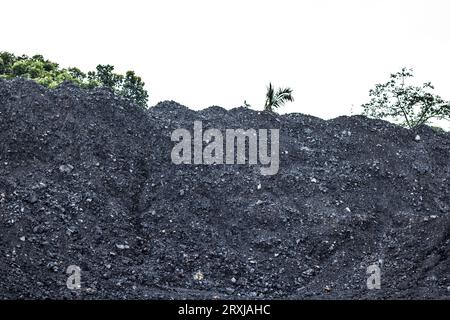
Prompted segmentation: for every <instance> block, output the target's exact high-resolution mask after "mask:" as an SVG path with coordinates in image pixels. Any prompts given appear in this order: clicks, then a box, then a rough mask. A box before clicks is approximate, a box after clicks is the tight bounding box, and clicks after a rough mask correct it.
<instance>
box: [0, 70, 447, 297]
mask: <svg viewBox="0 0 450 320" xmlns="http://www.w3.org/2000/svg"><path fill="white" fill-rule="evenodd" d="M196 120H197V121H202V124H203V127H204V129H206V128H217V129H219V130H225V129H227V128H229V129H232V128H242V129H247V128H256V129H259V128H261V129H273V128H278V129H280V168H279V171H278V173H277V174H275V175H271V176H263V175H261V173H260V170H259V166H258V165H251V166H250V165H193V164H192V165H175V164H173V163H172V161H171V157H170V155H171V150H172V148H173V146H174V145H175V142H172V141H171V133H172V131H173V130H174V129H177V128H186V129H189V130H192V128H193V122H194V121H196ZM417 136H419V137H420V138H419V137H417ZM449 183H450V136H449V134H448V133H436V132H434V131H433V130H432V129H430V128H428V127H421V128H420V129H418V130H416V131H411V130H406V129H404V128H401V127H398V126H395V125H392V124H390V123H387V122H384V121H378V120H371V119H367V118H365V117H362V116H353V117H339V118H336V119H333V120H329V121H325V120H321V119H318V118H314V117H310V116H305V115H301V114H289V115H274V114H268V113H265V112H257V111H252V110H249V109H244V108H237V109H232V110H229V111H226V110H224V109H222V108H220V107H211V108H208V109H205V110H202V111H197V112H196V111H192V110H190V109H188V108H186V107H184V106H181V105H179V104H177V103H175V102H162V103H160V104H158V105H157V106H155V107H152V108H150V109H149V110H148V111H144V110H141V109H139V108H137V107H136V106H134V105H133V104H131V103H129V102H128V101H126V100H124V99H122V98H120V97H117V96H115V95H113V94H112V93H111V92H109V91H107V90H104V89H95V90H91V91H85V90H82V89H79V88H77V87H75V86H72V85H70V84H64V85H62V86H60V87H59V88H57V89H53V90H47V89H45V88H43V87H41V86H39V85H37V84H35V83H33V82H28V81H25V80H21V79H18V80H11V81H6V80H0V274H1V276H0V297H1V298H2V299H12V298H21V299H36V298H38V299H41V298H50V299H98V298H101V299H103V298H111V299H136V298H138V299H140V298H143V299H172V298H176V299H190V298H200V299H215V298H225V299H228V298H234V299H235V298H237V299H248V298H256V299H267V298H277V299H336V298H337V299H386V298H387V299H397V298H401V299H404V298H405V299H409V298H433V299H435V298H444V299H448V298H450V272H449V271H450V258H449V251H450V190H449V189H450V188H449ZM71 265H75V266H78V267H79V268H80V270H81V273H80V279H81V283H80V285H81V287H80V288H79V289H73V287H71V289H69V288H68V287H67V282H68V279H69V280H70V279H72V280H73V278H69V276H71V274H67V273H66V271H67V268H68V267H69V266H71ZM371 265H377V266H378V267H379V270H380V272H381V274H380V289H374V290H369V289H368V287H367V280H368V278H369V277H370V275H369V274H367V268H368V267H369V266H371ZM70 281H71V280H70ZM70 281H69V284H70ZM369 282H370V281H369ZM370 283H371V282H370Z"/></svg>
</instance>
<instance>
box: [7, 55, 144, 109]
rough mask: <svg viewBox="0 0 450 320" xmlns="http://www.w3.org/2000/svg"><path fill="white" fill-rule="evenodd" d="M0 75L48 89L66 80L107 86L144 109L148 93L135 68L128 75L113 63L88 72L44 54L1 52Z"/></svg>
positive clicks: (91, 85)
mask: <svg viewBox="0 0 450 320" xmlns="http://www.w3.org/2000/svg"><path fill="white" fill-rule="evenodd" d="M0 77H1V78H6V79H11V78H15V77H22V78H26V79H31V80H34V81H36V82H37V83H39V84H41V85H43V86H46V87H49V88H55V87H57V86H58V85H60V84H61V83H63V82H64V81H70V82H73V83H75V84H76V85H78V86H80V87H82V88H89V89H92V88H95V87H107V88H110V89H111V90H113V91H114V92H115V93H117V94H119V95H121V96H123V97H125V98H127V99H130V100H132V101H134V102H135V103H136V104H137V105H139V106H140V107H143V108H145V107H146V106H147V101H148V92H147V91H146V90H145V83H144V82H143V81H142V79H141V78H140V77H138V76H136V74H135V73H134V71H127V72H126V74H125V75H121V74H117V73H115V72H114V66H112V65H98V66H97V68H96V70H95V71H90V72H88V73H87V74H86V73H84V72H82V71H81V70H80V69H78V68H68V69H64V68H60V67H59V65H58V64H57V63H54V62H51V61H49V60H46V59H45V58H44V57H43V56H41V55H35V56H32V57H28V56H26V55H22V56H15V55H14V54H12V53H9V52H0Z"/></svg>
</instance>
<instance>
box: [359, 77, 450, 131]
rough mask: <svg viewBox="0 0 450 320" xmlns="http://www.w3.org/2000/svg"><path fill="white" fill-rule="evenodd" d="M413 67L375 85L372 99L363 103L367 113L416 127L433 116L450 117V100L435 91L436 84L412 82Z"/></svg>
mask: <svg viewBox="0 0 450 320" xmlns="http://www.w3.org/2000/svg"><path fill="white" fill-rule="evenodd" d="M413 77H414V75H413V70H412V69H407V68H402V69H401V71H399V72H397V73H394V74H391V76H390V79H389V81H387V82H386V83H383V84H377V85H375V88H374V89H371V90H370V91H369V96H370V97H371V99H370V101H369V102H368V103H366V104H363V105H362V107H363V110H364V111H363V113H364V114H365V115H367V116H370V117H374V118H379V119H386V120H392V121H394V122H397V123H400V124H401V125H404V126H406V127H408V128H415V127H417V126H420V125H422V124H425V123H427V122H429V121H430V120H432V119H450V102H449V101H445V100H444V99H442V98H441V97H440V96H439V95H437V94H434V93H433V92H432V90H434V87H433V85H432V84H431V83H430V82H426V83H424V84H422V85H421V86H415V85H412V84H408V83H407V82H408V80H410V79H411V78H413Z"/></svg>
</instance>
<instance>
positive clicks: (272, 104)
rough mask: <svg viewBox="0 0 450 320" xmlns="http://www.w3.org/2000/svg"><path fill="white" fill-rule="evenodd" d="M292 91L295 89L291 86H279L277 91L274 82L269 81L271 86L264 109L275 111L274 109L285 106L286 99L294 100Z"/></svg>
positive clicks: (268, 89) (268, 88)
mask: <svg viewBox="0 0 450 320" xmlns="http://www.w3.org/2000/svg"><path fill="white" fill-rule="evenodd" d="M292 92H293V90H292V89H291V88H279V89H278V90H277V91H275V89H274V87H273V86H272V83H269V86H268V87H267V93H266V104H265V105H264V110H266V111H269V112H273V111H274V109H277V108H279V107H281V106H283V105H284V104H285V103H286V101H291V102H292V101H294V97H293V96H292Z"/></svg>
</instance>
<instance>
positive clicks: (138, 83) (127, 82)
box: [120, 71, 148, 107]
mask: <svg viewBox="0 0 450 320" xmlns="http://www.w3.org/2000/svg"><path fill="white" fill-rule="evenodd" d="M144 85H145V83H144V82H143V81H142V79H141V77H138V76H136V74H135V73H134V71H127V73H126V75H125V78H124V79H123V84H122V89H121V92H120V94H121V95H122V96H124V97H125V98H128V99H131V100H133V101H135V102H136V103H137V104H138V105H139V106H141V107H145V106H146V105H147V101H148V93H147V91H146V90H145V88H144Z"/></svg>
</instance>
